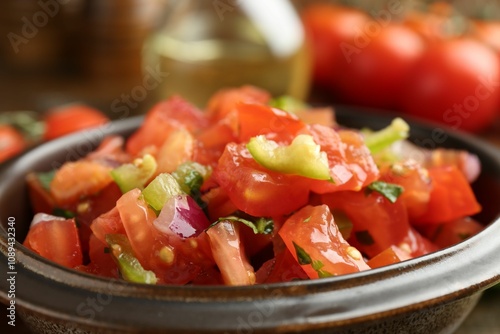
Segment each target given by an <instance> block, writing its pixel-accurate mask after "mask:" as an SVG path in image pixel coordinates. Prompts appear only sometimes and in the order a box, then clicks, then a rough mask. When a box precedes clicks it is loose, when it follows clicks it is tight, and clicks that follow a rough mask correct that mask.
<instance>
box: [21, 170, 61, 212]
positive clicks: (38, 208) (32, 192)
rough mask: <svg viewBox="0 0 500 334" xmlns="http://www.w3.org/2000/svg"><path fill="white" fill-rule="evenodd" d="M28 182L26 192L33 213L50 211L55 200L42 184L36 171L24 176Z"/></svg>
mask: <svg viewBox="0 0 500 334" xmlns="http://www.w3.org/2000/svg"><path fill="white" fill-rule="evenodd" d="M26 182H27V183H28V193H29V197H30V203H31V208H32V209H33V212H34V213H40V212H43V213H52V210H53V209H54V207H55V206H56V205H55V201H54V198H53V197H52V195H51V194H50V192H49V191H48V190H47V189H45V188H44V187H43V186H42V183H41V182H40V179H39V178H38V175H37V174H36V173H29V174H28V175H27V176H26Z"/></svg>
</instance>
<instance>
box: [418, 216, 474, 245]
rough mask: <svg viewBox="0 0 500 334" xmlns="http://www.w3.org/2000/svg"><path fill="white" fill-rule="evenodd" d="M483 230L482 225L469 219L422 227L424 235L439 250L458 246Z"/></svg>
mask: <svg viewBox="0 0 500 334" xmlns="http://www.w3.org/2000/svg"><path fill="white" fill-rule="evenodd" d="M483 229H484V226H483V225H482V224H480V223H479V222H477V221H476V220H474V219H472V218H470V217H465V218H458V219H455V220H453V221H451V222H446V223H443V224H429V225H426V226H422V230H423V233H424V235H426V236H427V237H428V238H429V239H430V240H431V241H432V242H433V243H434V244H436V245H437V246H439V247H440V248H446V247H449V246H453V245H455V244H458V243H459V242H462V241H464V240H465V239H467V238H469V237H471V236H473V235H475V234H477V233H479V232H481V231H482V230H483Z"/></svg>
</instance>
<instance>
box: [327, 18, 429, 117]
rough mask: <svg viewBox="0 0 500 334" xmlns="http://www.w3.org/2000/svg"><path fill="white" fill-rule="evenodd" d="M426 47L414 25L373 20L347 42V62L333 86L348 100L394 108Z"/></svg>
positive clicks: (353, 102) (371, 105) (345, 100)
mask: <svg viewBox="0 0 500 334" xmlns="http://www.w3.org/2000/svg"><path fill="white" fill-rule="evenodd" d="M424 48H425V45H424V42H423V40H422V39H421V38H420V37H419V36H418V35H417V34H416V33H415V32H414V31H412V30H411V29H409V28H407V27H405V26H403V25H401V24H396V23H386V24H384V23H383V22H382V23H381V22H378V21H375V20H373V21H370V22H369V23H367V25H366V26H365V27H364V28H363V30H362V31H358V36H357V37H356V38H355V39H354V40H353V41H352V42H350V43H344V44H343V53H344V58H343V59H342V62H343V66H342V69H341V70H340V71H339V74H338V75H337V76H336V77H335V78H334V86H333V88H334V90H336V91H338V92H340V97H341V99H342V100H344V102H348V103H352V104H358V105H364V106H369V107H378V108H388V109H390V108H394V107H396V101H397V97H398V96H399V95H400V94H401V91H402V85H401V83H402V82H403V80H404V78H406V76H407V74H408V73H409V71H410V70H411V68H412V67H413V65H414V64H415V62H416V61H417V60H418V59H419V58H420V56H421V55H422V54H423V52H424Z"/></svg>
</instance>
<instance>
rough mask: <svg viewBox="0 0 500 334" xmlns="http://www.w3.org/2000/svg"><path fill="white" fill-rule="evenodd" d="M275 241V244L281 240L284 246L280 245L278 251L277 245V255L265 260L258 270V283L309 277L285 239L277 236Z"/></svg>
mask: <svg viewBox="0 0 500 334" xmlns="http://www.w3.org/2000/svg"><path fill="white" fill-rule="evenodd" d="M274 242H275V244H276V242H279V243H281V244H283V246H280V247H279V248H280V250H279V251H276V246H275V257H274V258H272V259H270V260H268V261H266V262H264V264H262V266H261V267H260V268H259V270H257V272H256V283H258V284H263V283H279V282H291V281H296V280H306V279H309V276H307V274H306V272H305V271H304V269H303V268H302V266H301V265H300V264H299V263H298V262H297V260H296V259H295V258H294V257H293V255H292V253H291V252H290V251H289V250H288V248H287V247H286V245H285V244H284V242H283V240H282V239H281V238H280V237H279V236H275V240H274Z"/></svg>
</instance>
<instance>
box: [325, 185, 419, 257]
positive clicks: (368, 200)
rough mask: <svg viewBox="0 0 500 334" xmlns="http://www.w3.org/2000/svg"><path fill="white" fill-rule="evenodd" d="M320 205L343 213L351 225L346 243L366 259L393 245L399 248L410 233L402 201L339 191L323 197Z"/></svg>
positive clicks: (375, 194)
mask: <svg viewBox="0 0 500 334" xmlns="http://www.w3.org/2000/svg"><path fill="white" fill-rule="evenodd" d="M322 202H323V203H326V204H327V205H328V206H329V207H330V208H332V209H339V210H341V211H342V212H344V213H345V214H346V215H347V217H349V219H350V220H351V221H352V223H353V231H352V234H351V238H349V243H351V244H352V245H354V246H356V247H357V248H359V250H361V251H362V252H363V253H364V254H366V255H368V257H369V258H371V257H374V256H375V255H377V254H378V253H380V252H383V251H384V250H385V249H387V248H388V247H390V246H392V245H398V244H399V243H401V242H403V240H404V238H405V237H406V236H407V235H408V233H410V224H409V222H408V215H407V213H406V208H405V206H404V204H403V203H402V202H401V201H396V202H395V203H391V202H389V201H388V200H387V199H386V198H385V197H384V196H382V195H381V194H379V193H377V192H372V193H370V194H369V195H367V194H365V192H364V191H342V192H335V193H331V194H325V195H323V196H322Z"/></svg>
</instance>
